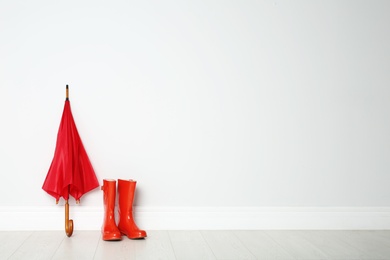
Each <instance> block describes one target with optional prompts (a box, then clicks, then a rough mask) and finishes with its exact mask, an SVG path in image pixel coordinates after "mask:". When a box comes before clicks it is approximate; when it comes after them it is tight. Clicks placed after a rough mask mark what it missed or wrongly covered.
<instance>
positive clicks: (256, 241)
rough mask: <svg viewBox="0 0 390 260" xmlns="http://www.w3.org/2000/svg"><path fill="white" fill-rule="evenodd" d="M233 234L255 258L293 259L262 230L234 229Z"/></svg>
mask: <svg viewBox="0 0 390 260" xmlns="http://www.w3.org/2000/svg"><path fill="white" fill-rule="evenodd" d="M234 234H235V235H236V236H237V237H238V238H239V239H240V241H241V242H242V243H243V244H244V245H245V247H246V248H248V250H249V251H250V252H251V253H252V254H253V255H254V256H255V257H256V258H257V259H275V260H281V259H283V260H289V259H295V258H294V257H292V256H291V255H289V254H288V253H287V252H286V250H284V249H283V248H282V247H281V246H280V245H279V244H278V243H276V242H275V241H274V240H273V239H272V238H270V237H269V236H268V235H267V234H266V233H265V232H264V231H260V230H255V231H254V230H246V231H234Z"/></svg>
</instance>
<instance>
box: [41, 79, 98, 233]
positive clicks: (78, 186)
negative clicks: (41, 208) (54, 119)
mask: <svg viewBox="0 0 390 260" xmlns="http://www.w3.org/2000/svg"><path fill="white" fill-rule="evenodd" d="M97 187H99V182H98V180H97V178H96V175H95V171H94V170H93V167H92V164H91V162H90V160H89V158H88V155H87V152H86V151H85V149H84V146H83V143H82V141H81V139H80V136H79V133H78V131H77V128H76V124H75V122H74V119H73V116H72V111H71V108H70V101H69V88H68V85H66V100H65V106H64V111H63V113H62V119H61V123H60V127H59V130H58V135H57V144H56V148H55V152H54V158H53V161H52V163H51V165H50V168H49V171H48V173H47V176H46V179H45V182H44V183H43V186H42V189H43V190H45V191H46V192H47V193H49V194H50V195H51V196H53V197H54V198H55V199H56V203H58V201H59V199H60V198H61V197H63V198H64V200H65V231H66V235H67V236H68V237H70V236H71V235H72V233H73V220H69V203H68V200H69V195H71V196H73V197H74V198H75V199H76V201H77V203H79V201H80V198H81V196H83V195H84V194H85V193H87V192H88V191H91V190H93V189H95V188H97Z"/></svg>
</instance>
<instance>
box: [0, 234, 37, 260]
mask: <svg viewBox="0 0 390 260" xmlns="http://www.w3.org/2000/svg"><path fill="white" fill-rule="evenodd" d="M32 233H33V232H32V231H21V232H13V231H1V232H0V259H7V258H9V257H10V256H11V255H12V254H13V253H14V252H15V251H16V250H17V249H18V248H19V247H20V245H21V244H23V242H24V241H25V240H26V239H27V238H28V237H29V236H31V234H32Z"/></svg>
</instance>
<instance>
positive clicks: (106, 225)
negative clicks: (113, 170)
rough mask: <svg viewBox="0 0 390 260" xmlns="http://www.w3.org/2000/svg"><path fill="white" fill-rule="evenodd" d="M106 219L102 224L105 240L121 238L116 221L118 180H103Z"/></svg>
mask: <svg viewBox="0 0 390 260" xmlns="http://www.w3.org/2000/svg"><path fill="white" fill-rule="evenodd" d="M102 190H103V203H104V220H103V225H102V239H103V240H121V239H122V236H121V233H120V231H119V229H118V227H117V225H116V223H115V211H114V209H115V195H116V181H115V180H106V179H104V180H103V186H102Z"/></svg>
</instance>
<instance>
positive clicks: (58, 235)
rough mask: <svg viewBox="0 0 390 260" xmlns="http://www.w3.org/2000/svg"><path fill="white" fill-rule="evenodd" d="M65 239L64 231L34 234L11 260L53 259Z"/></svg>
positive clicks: (37, 232)
mask: <svg viewBox="0 0 390 260" xmlns="http://www.w3.org/2000/svg"><path fill="white" fill-rule="evenodd" d="M65 237H66V235H65V232H64V231H36V232H33V233H32V234H31V235H30V236H29V237H28V238H27V239H26V240H25V241H24V242H23V243H22V244H21V245H20V247H19V248H18V249H17V250H16V251H15V252H14V254H12V255H11V257H10V258H9V259H29V260H31V259H40V260H41V259H51V257H52V256H53V255H54V253H55V252H56V250H57V249H58V247H59V245H60V244H61V242H62V240H63V239H64V238H65Z"/></svg>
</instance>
